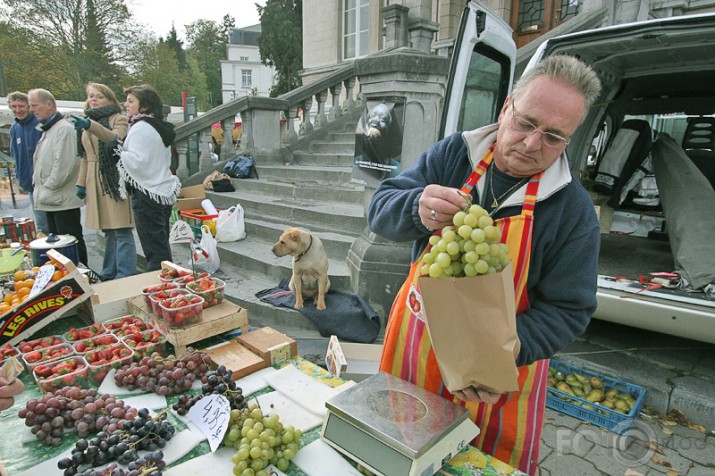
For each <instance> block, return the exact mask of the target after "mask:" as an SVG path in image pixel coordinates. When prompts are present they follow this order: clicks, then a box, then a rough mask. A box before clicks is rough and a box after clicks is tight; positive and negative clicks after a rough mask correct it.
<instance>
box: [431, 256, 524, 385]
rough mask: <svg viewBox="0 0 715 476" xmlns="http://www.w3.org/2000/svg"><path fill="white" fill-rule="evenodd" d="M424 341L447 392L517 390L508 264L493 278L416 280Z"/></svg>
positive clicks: (513, 305) (514, 333)
mask: <svg viewBox="0 0 715 476" xmlns="http://www.w3.org/2000/svg"><path fill="white" fill-rule="evenodd" d="M418 282H419V286H420V290H421V292H422V300H423V304H424V311H425V317H426V321H427V327H428V329H429V336H430V339H431V340H432V348H433V349H434V353H435V357H436V358H437V364H438V365H439V370H440V372H441V373H442V379H443V380H444V383H445V385H446V387H447V389H448V390H449V391H450V392H455V391H457V390H461V389H463V388H466V387H469V386H470V385H471V386H474V387H475V388H480V389H484V390H488V391H490V392H494V393H504V392H512V391H515V390H518V388H519V386H518V382H517V376H518V371H517V368H516V363H515V361H514V355H515V354H516V353H517V352H518V348H519V345H520V343H519V338H518V336H517V333H516V309H515V303H514V283H513V271H512V265H511V264H509V266H507V267H506V268H505V269H504V270H503V271H501V272H500V273H497V274H489V275H485V276H474V277H464V278H451V277H450V278H447V277H441V278H430V277H420V278H418Z"/></svg>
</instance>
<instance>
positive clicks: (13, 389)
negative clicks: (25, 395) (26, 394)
mask: <svg viewBox="0 0 715 476" xmlns="http://www.w3.org/2000/svg"><path fill="white" fill-rule="evenodd" d="M23 390H25V385H24V384H23V383H22V382H21V381H20V379H15V380H13V382H12V383H11V384H9V385H8V383H7V376H6V375H5V371H4V370H2V369H0V410H7V409H8V408H10V407H11V406H13V405H14V404H15V399H14V398H13V397H14V396H15V395H17V394H19V393H20V392H22V391H23Z"/></svg>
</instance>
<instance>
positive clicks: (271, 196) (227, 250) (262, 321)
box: [174, 120, 367, 339]
mask: <svg viewBox="0 0 715 476" xmlns="http://www.w3.org/2000/svg"><path fill="white" fill-rule="evenodd" d="M354 130H355V121H354V120H346V121H345V122H344V124H343V125H341V126H340V127H338V128H337V129H336V128H333V129H332V130H331V131H330V132H326V133H325V135H323V136H322V137H319V138H317V139H314V140H311V141H309V142H307V145H304V146H303V147H302V148H301V150H296V151H293V157H294V161H293V163H290V164H284V163H280V162H270V161H269V162H266V161H265V160H262V159H261V158H260V157H257V158H256V162H257V164H256V165H257V172H258V177H259V178H250V179H234V180H233V184H234V187H235V188H236V191H235V192H230V193H215V192H208V191H207V193H206V195H207V198H210V199H211V200H212V202H213V203H214V205H215V206H216V207H217V208H218V209H227V208H229V207H231V206H234V205H236V204H240V205H241V206H242V207H243V209H244V211H245V223H246V233H247V237H246V239H244V240H241V241H237V242H231V243H219V256H220V257H221V269H220V270H219V272H218V273H216V276H217V277H219V278H221V279H224V280H225V281H226V282H227V286H226V296H227V298H228V299H230V300H231V301H233V302H236V303H237V304H239V305H241V306H242V307H244V308H246V309H248V312H249V320H250V322H251V324H252V325H255V326H266V325H267V326H271V327H274V328H276V329H279V330H281V331H282V332H285V333H288V334H289V335H291V336H293V337H294V338H303V339H305V338H317V337H320V335H319V333H318V331H317V329H316V328H315V326H313V324H312V323H311V322H310V321H309V320H308V319H307V318H305V317H304V316H303V315H302V314H301V313H300V312H298V311H296V310H292V309H286V308H279V307H276V306H273V305H270V304H265V303H263V302H261V301H260V300H259V299H258V298H256V297H255V294H256V292H258V291H260V290H263V289H268V288H272V287H275V286H277V285H278V283H279V282H280V281H281V279H283V278H290V275H291V260H292V258H291V257H288V256H285V257H282V258H277V257H276V256H274V255H273V253H272V252H271V247H272V246H273V244H274V243H275V242H276V241H277V240H278V237H279V236H280V234H281V232H282V231H283V230H284V229H285V228H287V227H289V226H298V227H301V228H305V229H307V230H309V231H311V232H312V233H314V234H315V236H317V237H319V238H320V239H321V240H322V242H323V244H324V246H325V248H326V251H327V253H328V258H329V262H330V265H329V274H330V281H331V289H336V290H342V291H348V292H351V291H352V288H351V283H350V271H349V269H348V265H347V261H346V257H347V255H348V250H349V249H350V246H351V245H352V243H353V241H354V240H355V239H356V238H357V237H358V236H359V235H360V234H361V233H363V231H364V229H365V227H366V226H367V222H366V219H365V212H364V206H363V200H364V198H363V196H364V194H363V192H364V187H363V186H362V185H359V184H355V183H352V182H351V173H352V162H353V155H354V144H355V140H354V137H355V133H354ZM304 144H306V143H305V142H304ZM174 246H175V247H176V248H174V260H175V261H177V262H179V263H182V262H183V263H182V264H184V265H186V261H187V260H188V251H187V245H174ZM183 258H186V259H183ZM327 312H329V310H328V311H327Z"/></svg>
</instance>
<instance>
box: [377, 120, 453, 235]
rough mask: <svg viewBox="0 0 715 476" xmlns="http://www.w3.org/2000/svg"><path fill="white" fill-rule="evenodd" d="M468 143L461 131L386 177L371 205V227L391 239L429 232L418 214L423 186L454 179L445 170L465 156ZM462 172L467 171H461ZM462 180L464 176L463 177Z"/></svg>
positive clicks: (448, 169) (449, 181)
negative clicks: (401, 170)
mask: <svg viewBox="0 0 715 476" xmlns="http://www.w3.org/2000/svg"><path fill="white" fill-rule="evenodd" d="M465 153H466V150H465V144H464V142H463V141H462V139H461V136H460V134H454V135H452V136H450V137H448V138H446V139H444V140H442V141H439V142H437V143H435V144H434V145H432V147H430V148H429V149H428V150H427V151H425V152H423V153H422V154H420V156H419V157H417V161H416V162H415V163H414V164H413V165H412V166H411V167H409V168H408V169H406V170H404V171H403V172H402V173H401V174H399V175H398V176H397V177H394V178H390V179H386V180H383V181H382V183H380V185H379V186H378V188H377V190H376V191H375V195H374V196H373V198H372V201H371V202H370V206H369V208H368V216H367V219H368V225H369V227H370V230H372V231H373V232H375V233H377V234H378V235H381V236H383V237H385V238H387V239H390V240H392V241H411V240H418V239H420V238H424V237H425V236H429V235H430V234H431V232H430V231H429V230H427V228H426V227H425V226H424V225H423V224H422V221H421V219H420V216H419V214H418V209H419V199H420V196H421V195H422V191H423V190H424V188H425V187H426V186H427V185H429V184H432V183H438V184H444V183H450V184H451V186H454V187H459V186H460V185H461V183H459V180H457V181H456V182H454V183H452V178H451V177H445V175H449V174H447V173H446V172H445V171H449V172H453V171H455V170H456V169H463V168H464V167H457V166H456V165H455V164H456V163H457V162H458V161H459V160H460V159H463V158H464V157H465ZM460 175H464V174H463V173H461V174H460ZM460 180H461V178H460Z"/></svg>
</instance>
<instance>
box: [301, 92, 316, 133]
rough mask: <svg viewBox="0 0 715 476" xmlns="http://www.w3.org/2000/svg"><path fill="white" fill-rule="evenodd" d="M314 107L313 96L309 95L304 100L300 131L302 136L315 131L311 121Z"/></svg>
mask: <svg viewBox="0 0 715 476" xmlns="http://www.w3.org/2000/svg"><path fill="white" fill-rule="evenodd" d="M312 107H313V98H312V97H309V98H308V99H305V100H304V101H303V121H301V123H300V130H299V131H298V133H299V134H300V135H302V136H304V135H306V134H310V133H311V132H312V131H313V123H312V122H310V108H312Z"/></svg>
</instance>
